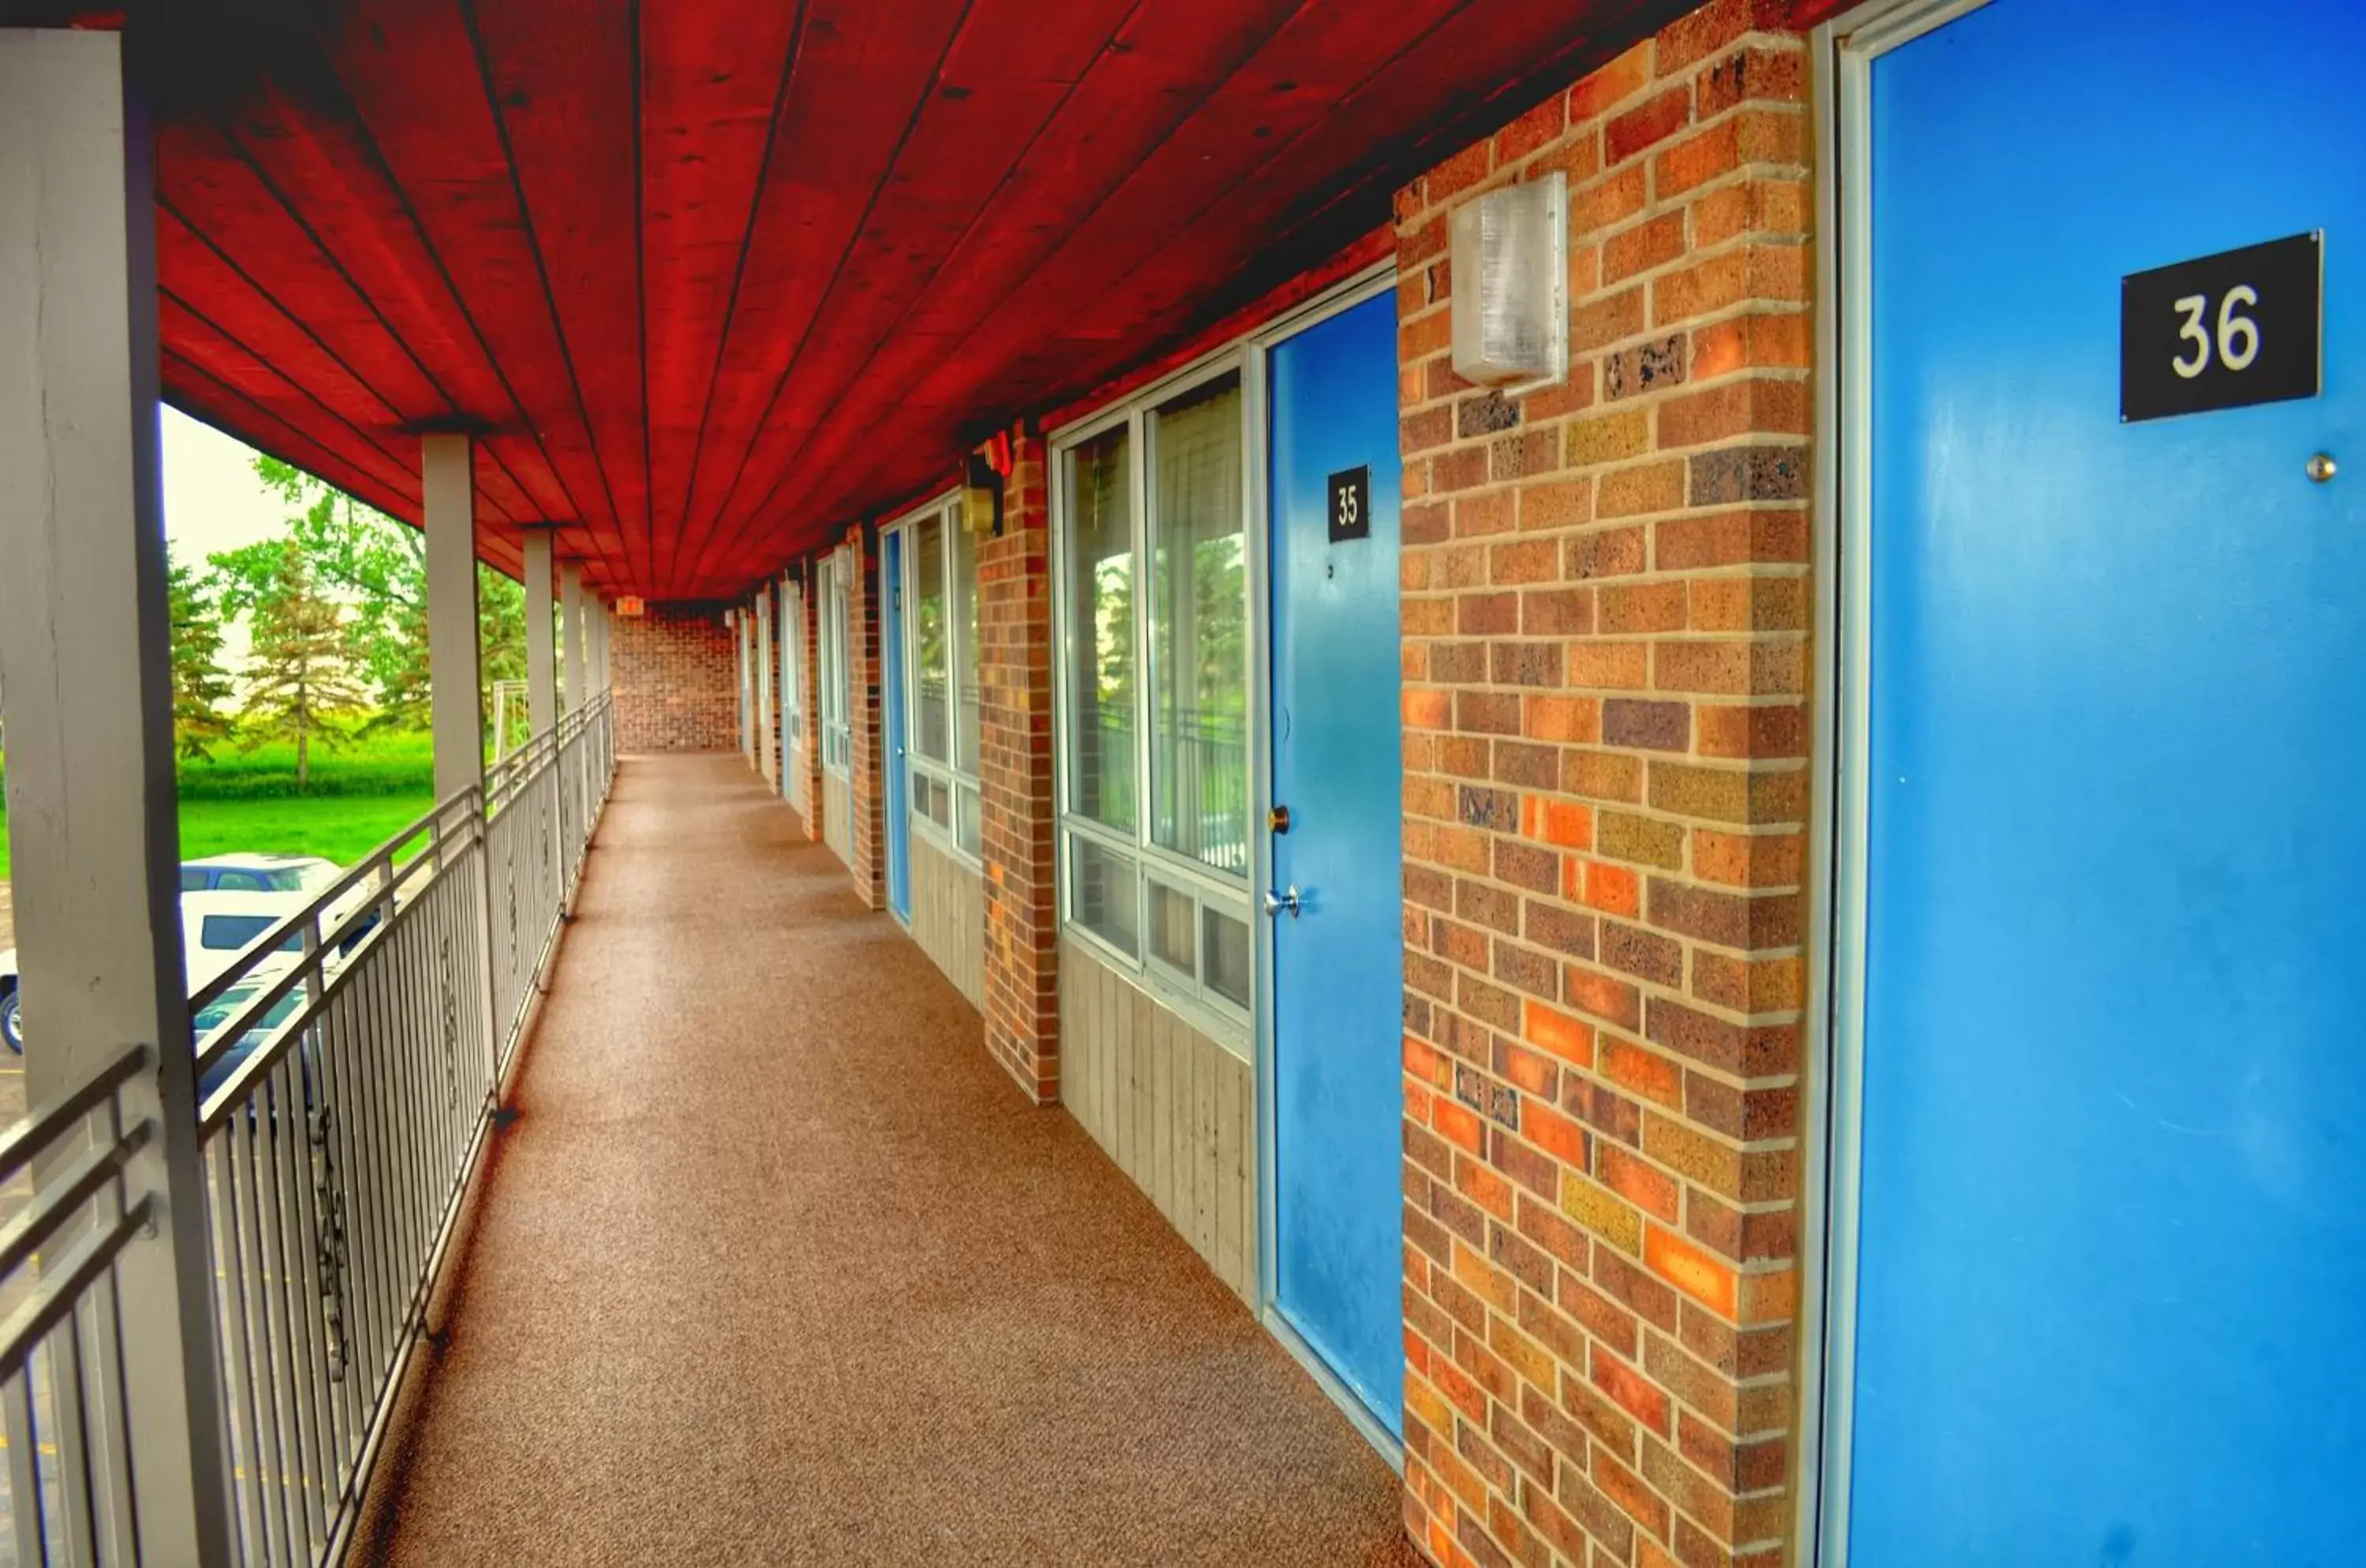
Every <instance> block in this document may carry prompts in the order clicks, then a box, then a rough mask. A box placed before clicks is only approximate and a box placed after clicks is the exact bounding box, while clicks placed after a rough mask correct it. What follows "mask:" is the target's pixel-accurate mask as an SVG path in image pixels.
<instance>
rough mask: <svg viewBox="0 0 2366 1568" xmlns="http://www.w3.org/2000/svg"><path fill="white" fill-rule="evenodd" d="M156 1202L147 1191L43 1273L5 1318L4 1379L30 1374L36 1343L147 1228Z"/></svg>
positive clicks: (0, 1373) (0, 1338)
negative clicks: (29, 1362) (17, 1374)
mask: <svg viewBox="0 0 2366 1568" xmlns="http://www.w3.org/2000/svg"><path fill="white" fill-rule="evenodd" d="M152 1207H153V1200H152V1199H151V1198H150V1197H149V1196H148V1195H147V1194H145V1193H142V1194H141V1196H140V1199H139V1201H137V1202H134V1203H133V1204H131V1205H130V1207H129V1208H128V1209H126V1210H125V1211H124V1212H123V1213H121V1214H119V1215H118V1216H116V1218H115V1219H114V1220H113V1221H111V1222H108V1223H105V1224H98V1225H96V1226H94V1227H92V1228H91V1229H90V1230H87V1231H85V1232H84V1233H83V1234H82V1235H81V1236H79V1237H78V1238H76V1239H75V1240H74V1241H73V1244H72V1245H70V1246H69V1247H67V1248H66V1250H65V1252H64V1253H63V1254H62V1256H60V1257H59V1258H57V1259H56V1260H55V1261H54V1263H53V1264H52V1266H51V1267H52V1270H53V1271H51V1272H45V1273H44V1274H43V1275H42V1277H41V1282H40V1284H39V1286H38V1287H37V1288H36V1289H35V1290H34V1292H33V1295H32V1298H31V1299H30V1300H29V1301H27V1302H25V1303H23V1304H21V1305H19V1306H18V1307H17V1309H16V1310H15V1311H13V1312H11V1313H10V1314H8V1315H7V1316H6V1318H5V1319H0V1377H6V1376H7V1375H9V1374H11V1373H16V1372H20V1371H24V1370H25V1368H26V1366H27V1364H28V1358H29V1357H30V1355H31V1352H32V1348H33V1345H34V1343H35V1342H36V1341H38V1340H39V1338H40V1337H41V1336H42V1335H44V1334H47V1333H48V1332H49V1331H50V1330H51V1328H53V1327H55V1326H56V1325H57V1322H58V1319H59V1318H61V1317H62V1316H64V1315H65V1314H67V1313H68V1312H70V1311H72V1310H73V1303H74V1301H75V1298H77V1297H79V1296H80V1295H81V1294H82V1293H83V1292H84V1290H85V1289H87V1288H88V1286H89V1284H90V1282H91V1281H92V1280H95V1279H96V1278H97V1277H98V1276H99V1274H100V1273H102V1272H103V1271H105V1270H106V1269H107V1267H108V1266H109V1265H111V1264H112V1263H114V1261H115V1259H116V1256H117V1255H118V1253H120V1252H121V1251H122V1250H123V1249H124V1247H127V1246H129V1245H130V1242H131V1238H132V1237H134V1236H136V1235H139V1234H140V1233H141V1230H143V1229H145V1228H146V1227H147V1224H148V1217H149V1214H150V1213H151V1210H152Z"/></svg>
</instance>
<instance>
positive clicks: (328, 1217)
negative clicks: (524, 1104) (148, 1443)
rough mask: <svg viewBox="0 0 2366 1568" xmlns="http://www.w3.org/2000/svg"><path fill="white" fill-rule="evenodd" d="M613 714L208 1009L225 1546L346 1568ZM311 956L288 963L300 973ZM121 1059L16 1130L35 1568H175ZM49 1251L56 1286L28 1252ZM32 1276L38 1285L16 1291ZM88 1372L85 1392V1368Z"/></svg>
mask: <svg viewBox="0 0 2366 1568" xmlns="http://www.w3.org/2000/svg"><path fill="white" fill-rule="evenodd" d="M612 728H613V727H612V720H611V715H610V707H609V703H608V699H607V697H606V696H605V694H602V695H600V696H597V697H595V698H594V699H593V701H592V702H591V704H590V705H587V706H586V707H585V708H584V709H582V710H580V712H579V713H576V714H572V715H569V716H568V717H567V718H566V719H564V720H562V721H561V722H560V723H559V724H558V725H556V726H554V727H553V728H551V729H549V730H546V731H545V732H544V733H543V734H541V735H538V736H536V737H535V738H534V739H532V740H531V741H529V742H528V743H527V745H526V746H525V747H524V748H523V749H521V750H520V751H519V752H517V753H516V754H514V755H513V756H512V757H510V758H507V759H504V760H502V761H501V762H500V763H499V764H497V765H496V766H495V767H494V768H493V769H492V770H491V771H490V773H488V775H487V778H486V782H485V784H484V785H483V786H482V787H481V788H477V787H471V788H468V789H465V790H462V791H460V792H458V793H456V794H455V795H451V796H449V797H447V798H446V799H445V800H444V801H443V802H441V803H440V804H439V805H437V806H436V807H435V808H434V810H433V811H431V812H429V813H428V814H427V815H426V816H425V817H423V818H420V820H419V821H417V822H416V823H413V824H412V825H411V827H409V828H407V829H404V830H403V831H402V832H400V833H399V834H397V835H396V836H395V837H394V838H392V839H390V840H388V841H387V842H386V843H385V844H383V845H381V846H379V848H378V849H377V850H376V851H375V852H372V853H371V854H370V855H368V856H367V857H366V858H365V859H364V860H363V861H362V862H361V863H359V864H357V865H355V866H354V867H353V868H352V869H351V870H349V871H347V872H346V873H344V874H343V875H342V876H340V877H339V878H338V879H337V880H336V881H335V882H334V883H332V884H331V885H330V886H328V887H326V888H325V889H323V890H322V891H321V893H320V894H319V895H318V896H317V897H314V898H313V899H312V900H311V901H310V903H309V904H308V905H307V906H306V907H305V908H304V909H302V910H301V911H299V912H298V913H296V914H293V915H290V916H289V917H288V918H287V919H285V920H283V921H281V922H280V923H279V924H278V925H277V926H276V927H275V928H273V929H272V930H271V931H267V932H265V933H264V934H263V935H262V936H261V937H260V938H259V939H258V940H257V941H256V942H254V945H252V946H251V947H249V948H248V949H247V950H246V952H245V953H242V955H241V957H240V958H239V960H238V961H237V962H236V963H235V964H232V965H231V968H230V969H229V970H227V971H226V972H224V973H223V974H222V975H220V976H217V977H216V978H214V979H213V980H211V981H208V983H207V984H206V985H205V986H204V987H201V988H200V989H199V990H198V991H197V994H196V995H194V996H193V997H192V998H190V1003H191V1011H192V1016H193V1018H194V1019H195V1020H196V1028H195V1030H194V1031H193V1032H194V1033H195V1035H196V1052H197V1060H196V1069H197V1081H198V1097H197V1098H198V1109H197V1123H198V1124H197V1142H198V1149H199V1156H200V1161H201V1169H202V1182H203V1189H204V1191H203V1202H204V1209H205V1215H206V1221H207V1224H206V1238H207V1241H208V1246H209V1247H210V1250H211V1252H212V1265H213V1267H212V1280H213V1292H212V1294H213V1300H212V1302H211V1303H210V1305H211V1308H212V1316H213V1322H214V1326H215V1331H216V1343H217V1352H218V1364H217V1367H216V1369H215V1370H216V1371H217V1373H218V1383H219V1389H220V1398H221V1403H222V1411H221V1433H222V1438H223V1441H224V1443H225V1445H226V1453H227V1465H226V1467H225V1468H226V1470H227V1472H228V1473H227V1476H226V1480H227V1483H228V1485H229V1487H230V1496H229V1498H228V1499H227V1503H228V1512H229V1516H230V1520H231V1538H232V1549H233V1551H234V1553H235V1554H236V1556H237V1559H238V1560H239V1561H240V1562H244V1563H249V1564H255V1565H263V1564H273V1565H285V1568H294V1565H297V1564H312V1563H325V1562H337V1561H339V1560H341V1559H342V1557H343V1555H344V1552H345V1551H346V1549H347V1548H348V1547H349V1546H350V1545H351V1538H352V1533H353V1529H354V1526H355V1520H356V1514H357V1509H358V1506H359V1505H360V1502H361V1500H362V1496H363V1493H364V1490H365V1488H366V1485H367V1483H368V1479H369V1473H370V1469H371V1466H372V1464H373V1463H374V1462H375V1460H376V1458H377V1452H378V1450H379V1447H380V1445H381V1443H382V1441H383V1439H384V1436H385V1427H386V1423H387V1420H388V1418H389V1414H390V1411H391V1408H392V1404H393V1399H394V1395H395V1393H396V1391H397V1390H398V1388H399V1387H400V1382H401V1379H402V1376H403V1371H404V1369H405V1367H406V1366H407V1365H408V1362H409V1359H410V1354H411V1348H412V1346H413V1344H414V1343H415V1341H416V1338H417V1337H418V1333H419V1331H420V1329H421V1327H422V1326H423V1323H424V1320H425V1314H426V1311H427V1305H428V1301H429V1298H430V1295H431V1294H432V1292H433V1291H434V1287H435V1284H436V1281H437V1278H438V1275H439V1273H440V1270H441V1269H442V1265H443V1260H444V1255H445V1247H446V1246H447V1245H448V1243H449V1241H450V1238H451V1234H452V1229H453V1225H454V1223H455V1221H456V1217H457V1215H458V1213H459V1209H460V1204H461V1200H462V1197H463V1194H464V1193H465V1191H466V1190H467V1188H468V1182H469V1180H470V1179H471V1177H472V1176H473V1175H474V1173H475V1170H476V1168H477V1164H478V1160H479V1155H480V1153H481V1151H482V1149H483V1146H484V1142H485V1139H486V1136H487V1133H488V1130H489V1128H490V1124H491V1113H492V1111H493V1109H494V1106H495V1104H496V1103H497V1100H498V1097H499V1093H500V1088H501V1081H502V1078H503V1076H504V1074H505V1073H506V1072H507V1070H508V1068H509V1066H510V1064H511V1062H512V1060H513V1057H514V1055H515V1053H516V1050H517V1046H518V1043H519V1040H520V1038H521V1037H522V1035H523V1033H524V1027H525V1024H526V1021H527V1020H528V1018H529V1016H530V1014H531V1002H532V998H533V997H534V995H535V989H536V987H537V985H538V983H539V981H540V978H541V974H542V970H543V968H544V966H545V964H546V963H547V962H548V959H549V957H550V954H551V953H552V952H553V950H554V948H555V946H556V942H557V935H558V931H559V929H560V926H561V924H562V923H563V921H564V919H565V918H566V913H567V906H568V901H569V896H570V895H571V892H572V890H573V888H574V886H575V884H576V881H577V879H578V878H579V876H580V873H581V869H582V864H583V858H584V854H585V852H586V850H587V849H588V847H589V845H590V842H591V833H592V830H593V829H594V828H595V827H596V826H597V824H598V821H599V818H600V813H601V809H602V807H603V805H604V804H605V802H606V799H607V795H608V791H609V787H610V785H611V784H612V782H613V780H614V747H613V744H612ZM291 949H292V951H291ZM153 1061H154V1058H153V1057H152V1055H148V1054H147V1053H146V1052H144V1051H137V1052H132V1053H130V1054H128V1055H126V1056H125V1057H124V1058H122V1059H121V1060H120V1061H118V1062H117V1063H116V1064H115V1065H114V1066H111V1067H110V1068H109V1069H108V1070H107V1072H106V1073H103V1074H101V1075H99V1076H98V1077H96V1078H95V1079H93V1080H92V1081H91V1082H90V1083H89V1084H87V1085H85V1086H84V1088H83V1089H80V1090H78V1091H76V1092H75V1094H73V1095H72V1096H69V1097H67V1098H66V1099H65V1100H62V1101H60V1102H59V1104H58V1105H56V1106H54V1107H52V1108H50V1109H48V1110H45V1111H39V1112H36V1113H35V1114H33V1115H31V1116H29V1117H28V1118H27V1119H26V1120H25V1121H24V1122H20V1123H19V1124H18V1125H17V1127H16V1128H15V1129H13V1130H11V1131H9V1132H7V1133H6V1134H0V1179H12V1178H13V1177H14V1176H15V1175H16V1173H17V1172H21V1171H24V1170H27V1169H28V1168H31V1169H32V1170H33V1171H34V1178H33V1180H32V1182H31V1187H30V1194H29V1201H28V1206H27V1207H26V1208H25V1209H24V1212H23V1213H22V1214H21V1215H20V1216H19V1217H18V1219H17V1220H16V1221H15V1222H13V1223H11V1224H6V1225H5V1226H0V1289H6V1290H7V1291H8V1292H10V1293H9V1294H8V1295H6V1296H4V1297H0V1310H6V1309H7V1308H8V1306H9V1303H11V1302H14V1301H15V1300H16V1299H17V1297H18V1296H23V1297H24V1304H22V1305H18V1306H16V1307H15V1308H14V1310H13V1311H10V1312H9V1314H8V1315H7V1316H6V1317H5V1319H0V1416H5V1421H6V1428H5V1430H6V1438H7V1450H6V1451H7V1467H6V1469H7V1481H8V1502H9V1505H10V1517H9V1530H8V1532H7V1533H8V1536H9V1539H10V1540H12V1541H13V1543H14V1546H15V1551H16V1561H17V1562H19V1563H25V1564H30V1563H36V1562H39V1563H50V1562H70V1563H77V1564H80V1563H108V1564H112V1563H116V1562H125V1563H130V1562H142V1561H145V1562H181V1561H184V1560H185V1559H186V1558H188V1557H189V1556H190V1553H189V1552H188V1551H186V1550H184V1549H183V1547H182V1546H181V1544H180V1543H177V1542H175V1541H170V1540H153V1539H148V1538H145V1537H143V1536H141V1534H140V1531H139V1523H138V1521H137V1520H136V1519H135V1518H134V1517H133V1514H132V1509H131V1504H130V1497H131V1493H130V1459H129V1449H128V1447H127V1443H126V1434H127V1433H128V1432H129V1431H130V1424H131V1423H132V1422H134V1421H136V1420H137V1419H138V1409H137V1406H138V1403H139V1400H140V1397H141V1389H140V1388H139V1387H138V1386H137V1384H136V1382H126V1380H124V1379H123V1378H122V1377H121V1376H120V1368H119V1359H120V1358H119V1355H118V1356H117V1357H116V1359H112V1360H111V1359H109V1357H110V1355H111V1354H113V1352H111V1350H110V1347H111V1345H112V1344H113V1343H114V1341H113V1334H114V1303H115V1296H114V1294H113V1292H114V1282H113V1280H112V1273H111V1268H110V1266H111V1264H112V1263H113V1261H114V1259H116V1258H117V1257H118V1255H119V1254H120V1253H121V1252H122V1250H123V1249H124V1247H125V1246H126V1245H127V1243H128V1241H129V1240H130V1237H132V1236H133V1235H136V1234H138V1232H139V1231H140V1229H141V1226H142V1225H143V1224H148V1223H149V1220H150V1210H151V1207H152V1205H153V1204H155V1203H158V1202H160V1201H163V1195H162V1194H149V1193H135V1192H130V1191H127V1190H123V1189H124V1186H125V1183H124V1181H123V1179H122V1175H121V1173H122V1171H123V1169H124V1166H125V1163H126V1162H127V1161H129V1160H130V1158H131V1156H133V1155H135V1154H136V1153H137V1152H138V1150H139V1148H140V1147H141V1144H142V1142H144V1141H145V1140H146V1139H148V1138H150V1137H152V1136H153V1135H154V1131H155V1129H154V1128H153V1126H152V1124H151V1123H148V1122H130V1124H129V1125H127V1124H126V1118H125V1116H124V1115H123V1114H122V1111H121V1110H120V1108H119V1106H118V1100H117V1095H116V1090H117V1089H118V1088H119V1087H120V1086H121V1085H123V1084H125V1083H126V1082H128V1081H130V1080H131V1079H132V1078H133V1077H136V1076H137V1075H139V1074H140V1073H141V1072H142V1071H143V1070H145V1069H147V1068H148V1067H150V1066H152V1063H153ZM60 1237H65V1238H67V1241H66V1245H65V1246H64V1247H63V1248H62V1250H58V1251H56V1252H54V1253H53V1254H52V1253H50V1252H46V1251H45V1252H44V1254H43V1256H42V1257H41V1258H39V1263H38V1265H36V1264H35V1263H34V1261H33V1259H34V1251H35V1249H36V1248H45V1247H54V1246H55V1245H56V1243H57V1240H58V1238H60ZM28 1270H29V1271H30V1282H29V1284H26V1283H24V1282H23V1281H20V1280H19V1275H20V1273H25V1272H27V1271H28ZM69 1371H70V1372H71V1373H72V1375H67V1374H68V1372H69Z"/></svg>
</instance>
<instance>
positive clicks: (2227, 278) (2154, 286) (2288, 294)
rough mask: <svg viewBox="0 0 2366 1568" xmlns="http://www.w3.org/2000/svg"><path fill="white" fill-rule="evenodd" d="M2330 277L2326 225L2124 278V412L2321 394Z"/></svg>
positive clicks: (2160, 412) (2133, 417) (2166, 411)
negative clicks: (2321, 355) (2320, 355)
mask: <svg viewBox="0 0 2366 1568" xmlns="http://www.w3.org/2000/svg"><path fill="white" fill-rule="evenodd" d="M2324 280H2325V236H2324V235H2323V234H2322V233H2321V232H2320V233H2311V234H2294V235H2293V237H2292V238H2290V239H2288V240H2270V241H2269V242H2268V243H2265V244H2261V245H2247V246H2245V247H2244V248H2243V249H2241V250H2239V251H2221V252H2220V253H2219V254H2216V255H2214V256H2202V257H2199V258H2198V259H2196V260H2193V261H2184V262H2178V263H2176V264H2174V265H2169V266H2160V267H2155V268H2153V269H2152V270H2151V271H2149V272H2135V273H2130V274H2129V275H2128V276H2125V277H2124V278H2122V279H2120V418H2121V419H2122V420H2124V421H2127V422H2130V423H2134V422H2135V421H2137V420H2146V419H2166V418H2168V417H2169V416H2170V415H2172V414H2180V413H2203V412H2208V411H2209V410H2212V409H2233V408H2244V407H2248V405H2250V404H2252V403H2274V402H2282V401H2285V400H2289V399H2293V398H2313V397H2315V396H2316V393H2317V386H2318V380H2319V367H2318V352H2319V350H2318V345H2319V344H2320V342H2321V340H2322V322H2323V319H2324V309H2323V307H2324V295H2325V281H2324Z"/></svg>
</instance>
